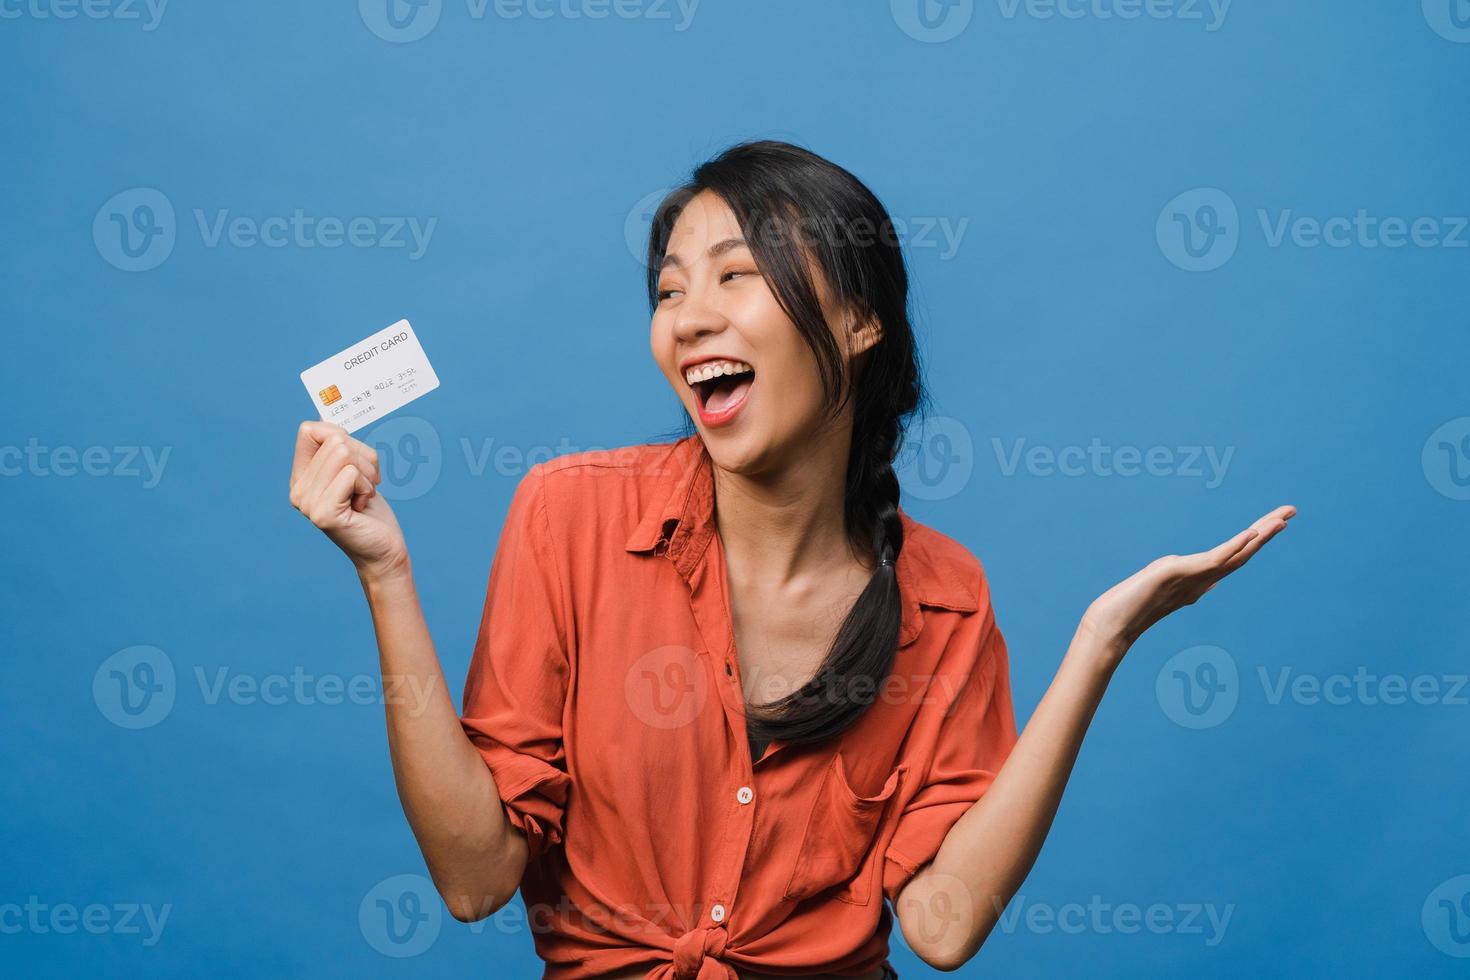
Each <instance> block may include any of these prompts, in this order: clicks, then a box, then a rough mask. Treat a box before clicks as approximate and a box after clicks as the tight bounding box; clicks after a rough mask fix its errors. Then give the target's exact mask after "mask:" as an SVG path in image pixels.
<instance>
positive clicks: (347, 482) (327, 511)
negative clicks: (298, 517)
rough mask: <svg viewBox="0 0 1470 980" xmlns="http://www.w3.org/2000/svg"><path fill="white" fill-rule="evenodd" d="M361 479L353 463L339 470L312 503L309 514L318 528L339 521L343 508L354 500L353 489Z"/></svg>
mask: <svg viewBox="0 0 1470 980" xmlns="http://www.w3.org/2000/svg"><path fill="white" fill-rule="evenodd" d="M360 479H362V474H361V473H360V472H358V469H357V467H356V466H353V465H352V464H351V463H348V464H347V465H346V466H344V467H342V469H340V470H338V471H337V473H336V474H335V475H334V476H333V477H332V479H331V481H330V482H329V483H328V484H327V485H326V487H324V488H323V490H322V493H321V494H320V495H319V496H317V497H316V499H315V500H313V501H312V506H311V512H310V513H309V514H307V516H308V517H310V518H311V521H312V523H313V524H315V525H317V526H318V527H327V526H329V525H331V524H332V523H334V522H335V521H337V520H338V518H339V515H340V514H341V513H342V510H343V508H344V507H347V506H348V504H349V501H350V500H351V499H352V491H353V488H354V487H356V486H357V481H358V480H360ZM349 509H350V508H349Z"/></svg>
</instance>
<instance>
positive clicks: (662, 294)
mask: <svg viewBox="0 0 1470 980" xmlns="http://www.w3.org/2000/svg"><path fill="white" fill-rule="evenodd" d="M677 292H678V290H677V289H660V290H659V291H658V301H659V302H660V303H662V302H663V301H664V300H666V299H668V298H669V297H670V296H672V295H674V294H675V293H677Z"/></svg>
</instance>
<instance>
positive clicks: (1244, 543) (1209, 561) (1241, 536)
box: [1201, 527, 1261, 568]
mask: <svg viewBox="0 0 1470 980" xmlns="http://www.w3.org/2000/svg"><path fill="white" fill-rule="evenodd" d="M1260 533H1261V532H1260V531H1259V530H1257V529H1256V528H1254V527H1248V528H1246V529H1245V530H1244V531H1241V532H1240V533H1238V534H1236V535H1235V536H1234V537H1233V538H1230V539H1229V540H1227V541H1222V542H1220V543H1219V544H1217V545H1215V547H1213V548H1211V549H1210V550H1209V551H1205V552H1202V553H1201V554H1202V556H1203V557H1204V562H1202V563H1201V564H1204V565H1206V566H1208V567H1212V568H1218V567H1219V566H1221V565H1223V564H1225V563H1226V562H1227V561H1229V560H1230V559H1231V558H1232V557H1234V556H1235V555H1238V554H1240V551H1241V549H1242V548H1246V547H1248V546H1249V545H1250V543H1251V542H1252V541H1253V540H1255V539H1256V538H1257V537H1259V536H1260Z"/></svg>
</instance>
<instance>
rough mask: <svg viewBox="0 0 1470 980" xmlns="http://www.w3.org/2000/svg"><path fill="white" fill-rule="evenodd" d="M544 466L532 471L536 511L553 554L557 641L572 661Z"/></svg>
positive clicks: (561, 579)
mask: <svg viewBox="0 0 1470 980" xmlns="http://www.w3.org/2000/svg"><path fill="white" fill-rule="evenodd" d="M544 465H545V464H544V463H537V464H536V466H535V467H534V468H533V469H532V472H533V473H535V474H536V488H537V493H536V509H537V510H539V511H540V512H541V523H542V524H543V525H545V527H546V543H547V545H548V546H549V551H550V552H551V574H552V575H553V576H554V577H555V578H556V591H557V596H556V604H557V607H558V608H557V616H556V619H557V624H556V632H557V639H558V640H559V641H560V643H561V653H562V657H563V658H564V659H566V660H568V661H570V659H571V656H570V654H571V650H570V646H571V644H570V640H569V637H568V636H567V622H568V620H567V610H566V606H565V604H564V600H565V599H566V579H565V578H564V577H563V575H562V570H561V564H560V562H558V561H557V558H556V551H557V549H556V547H555V545H556V535H555V534H554V533H553V531H552V530H551V515H550V512H549V507H548V504H547V502H546V498H547V493H546V471H545V470H543V469H542V468H541V467H542V466H544ZM579 465H591V464H579ZM568 667H570V663H569V664H568ZM568 680H569V681H570V678H568Z"/></svg>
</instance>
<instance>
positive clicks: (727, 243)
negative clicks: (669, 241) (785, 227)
mask: <svg viewBox="0 0 1470 980" xmlns="http://www.w3.org/2000/svg"><path fill="white" fill-rule="evenodd" d="M749 247H750V245H749V243H748V242H746V240H745V239H743V238H726V239H724V240H723V241H718V242H715V243H714V244H713V245H711V246H710V247H709V251H708V252H707V253H706V254H707V255H709V257H710V258H712V259H714V258H719V257H720V256H721V255H724V254H725V253H726V252H728V251H730V250H731V249H736V248H749ZM671 265H676V266H679V267H681V268H682V267H683V265H684V263H683V262H682V261H680V259H679V257H678V256H677V255H673V254H666V255H665V256H664V260H663V261H662V262H660V263H659V266H658V267H659V268H660V269H666V268H668V267H669V266H671Z"/></svg>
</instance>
